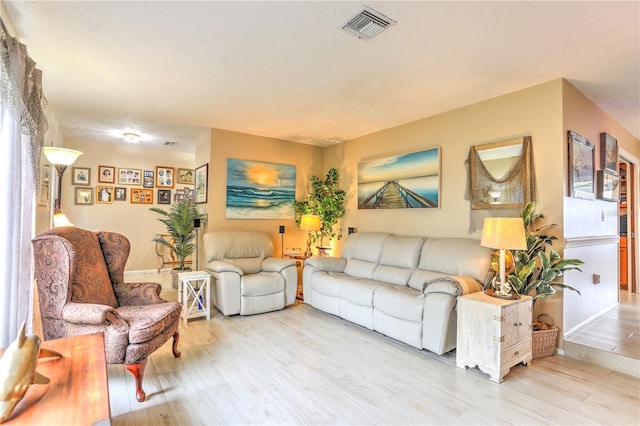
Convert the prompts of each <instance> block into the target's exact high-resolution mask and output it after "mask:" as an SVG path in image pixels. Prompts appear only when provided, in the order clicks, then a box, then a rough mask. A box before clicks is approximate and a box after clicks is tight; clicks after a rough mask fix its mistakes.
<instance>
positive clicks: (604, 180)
mask: <svg viewBox="0 0 640 426" xmlns="http://www.w3.org/2000/svg"><path fill="white" fill-rule="evenodd" d="M598 198H599V199H601V200H605V201H615V202H618V201H619V200H620V178H619V177H618V176H616V175H614V174H613V173H610V172H609V171H607V170H598Z"/></svg>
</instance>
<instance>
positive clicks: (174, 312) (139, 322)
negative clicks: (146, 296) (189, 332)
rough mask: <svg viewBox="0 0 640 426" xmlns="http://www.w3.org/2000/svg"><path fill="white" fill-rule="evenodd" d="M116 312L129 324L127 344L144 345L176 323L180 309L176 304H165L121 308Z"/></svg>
mask: <svg viewBox="0 0 640 426" xmlns="http://www.w3.org/2000/svg"><path fill="white" fill-rule="evenodd" d="M116 311H117V312H118V314H119V315H120V316H121V317H122V319H124V320H125V321H126V322H127V323H128V324H129V343H144V342H146V341H149V340H151V339H153V338H154V337H156V336H158V335H160V334H161V333H162V332H163V331H165V330H166V329H167V328H169V327H170V325H171V324H173V323H174V322H176V321H178V316H179V315H180V311H181V307H180V304H178V303H177V302H166V303H155V304H153V305H136V306H121V307H119V308H117V309H116Z"/></svg>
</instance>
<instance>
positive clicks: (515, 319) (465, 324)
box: [456, 291, 533, 383]
mask: <svg viewBox="0 0 640 426" xmlns="http://www.w3.org/2000/svg"><path fill="white" fill-rule="evenodd" d="M532 305H533V302H532V299H531V297H529V296H521V297H520V299H517V300H504V299H499V298H497V297H491V296H488V295H486V294H485V293H484V292H482V291H480V292H477V293H471V294H467V295H465V296H461V297H459V298H458V335H457V348H456V365H457V366H458V367H460V368H467V367H472V368H473V367H475V366H477V367H478V368H479V369H480V370H481V371H483V372H484V373H487V374H489V377H490V379H491V380H493V381H494V382H497V383H500V382H502V381H503V379H504V376H505V375H506V374H507V373H508V372H509V370H510V369H511V367H513V366H514V365H517V364H519V363H524V364H525V365H529V364H530V363H531V359H532V356H531V317H532V309H533V307H532Z"/></svg>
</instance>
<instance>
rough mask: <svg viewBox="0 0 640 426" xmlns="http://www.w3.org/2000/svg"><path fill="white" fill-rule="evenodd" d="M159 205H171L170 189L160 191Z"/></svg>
mask: <svg viewBox="0 0 640 426" xmlns="http://www.w3.org/2000/svg"><path fill="white" fill-rule="evenodd" d="M158 204H171V190H170V189H158Z"/></svg>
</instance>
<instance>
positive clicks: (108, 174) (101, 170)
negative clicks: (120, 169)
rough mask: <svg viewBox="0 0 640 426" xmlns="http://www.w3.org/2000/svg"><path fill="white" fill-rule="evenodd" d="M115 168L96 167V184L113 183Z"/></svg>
mask: <svg viewBox="0 0 640 426" xmlns="http://www.w3.org/2000/svg"><path fill="white" fill-rule="evenodd" d="M115 181H116V168H115V167H113V166H98V183H115Z"/></svg>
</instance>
